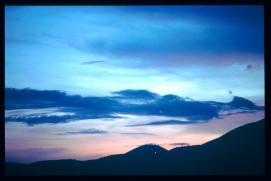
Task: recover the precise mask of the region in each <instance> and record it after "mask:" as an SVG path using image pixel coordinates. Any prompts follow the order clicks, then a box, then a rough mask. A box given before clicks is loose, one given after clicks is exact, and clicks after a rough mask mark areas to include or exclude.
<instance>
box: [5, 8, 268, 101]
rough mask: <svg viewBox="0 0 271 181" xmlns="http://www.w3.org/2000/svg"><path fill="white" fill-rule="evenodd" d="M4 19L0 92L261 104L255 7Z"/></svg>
mask: <svg viewBox="0 0 271 181" xmlns="http://www.w3.org/2000/svg"><path fill="white" fill-rule="evenodd" d="M5 19H6V27H5V32H6V34H5V42H6V50H5V53H6V82H5V83H6V87H15V88H25V87H29V88H34V89H40V90H44V89H49V90H51V89H56V90H64V91H66V92H68V93H71V94H72V93H73V94H81V95H109V94H110V93H111V92H112V91H119V90H124V89H147V90H150V91H153V92H157V93H160V94H169V93H174V94H177V95H179V96H188V97H191V98H194V99H199V100H219V101H229V100H230V99H231V97H230V96H229V95H228V90H231V91H232V92H233V94H235V95H241V96H244V97H247V98H251V99H253V100H255V101H260V102H262V101H263V100H262V97H263V86H264V80H263V60H264V58H263V7H261V6H220V7H216V6H198V7H195V6H194V7H193V6H179V7H178V6H176V7H174V6H173V7H172V6H157V7H148V6H133V7H127V6H121V7H118V6H115V7H107V6H103V7H99V6H97V7H80V6H76V7H73V6H66V7H65V6H64V7H57V6H56V7H46V6H43V7H39V6H35V7H27V6H26V7H6V15H5ZM87 62H89V63H87ZM226 77H227V78H226Z"/></svg>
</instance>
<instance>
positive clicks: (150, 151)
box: [127, 144, 167, 157]
mask: <svg viewBox="0 0 271 181" xmlns="http://www.w3.org/2000/svg"><path fill="white" fill-rule="evenodd" d="M166 152H167V150H166V149H165V148H163V147H161V146H159V145H156V144H146V145H142V146H139V147H137V148H135V149H133V150H131V151H129V152H127V155H133V156H140V157H153V156H156V155H161V154H165V153H166Z"/></svg>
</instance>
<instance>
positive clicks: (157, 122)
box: [127, 120, 199, 127]
mask: <svg viewBox="0 0 271 181" xmlns="http://www.w3.org/2000/svg"><path fill="white" fill-rule="evenodd" d="M193 123H199V121H177V120H165V121H154V122H150V123H145V124H132V125H127V126H128V127H134V126H162V125H185V124H193Z"/></svg>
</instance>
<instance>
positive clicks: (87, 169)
mask: <svg viewBox="0 0 271 181" xmlns="http://www.w3.org/2000/svg"><path fill="white" fill-rule="evenodd" d="M5 166H6V168H5V169H6V170H5V171H6V175H232V174H233V175H243V174H257V175H258V174H264V171H265V129H264V120H261V121H258V122H254V123H249V124H246V125H244V126H241V127H239V128H236V129H234V130H232V131H230V132H228V133H226V134H225V135H223V136H221V137H219V138H217V139H214V140H212V141H209V142H207V143H205V144H202V145H195V146H185V147H177V148H174V149H172V150H169V151H168V150H166V149H164V148H162V147H160V146H158V145H143V146H140V147H137V148H135V149H133V150H131V151H129V152H127V153H125V154H119V155H112V156H107V157H103V158H100V159H96V160H88V161H77V160H51V161H40V162H35V163H31V164H21V163H6V164H5Z"/></svg>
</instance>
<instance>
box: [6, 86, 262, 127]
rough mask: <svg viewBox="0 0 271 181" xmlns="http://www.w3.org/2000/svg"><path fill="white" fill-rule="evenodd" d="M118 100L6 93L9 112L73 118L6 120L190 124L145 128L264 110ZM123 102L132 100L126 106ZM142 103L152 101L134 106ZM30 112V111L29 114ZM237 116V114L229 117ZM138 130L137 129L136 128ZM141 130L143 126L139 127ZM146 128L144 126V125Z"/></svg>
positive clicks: (171, 98)
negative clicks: (125, 119)
mask: <svg viewBox="0 0 271 181" xmlns="http://www.w3.org/2000/svg"><path fill="white" fill-rule="evenodd" d="M115 94H118V96H111V97H110V96H107V97H82V96H79V95H67V94H66V93H64V92H60V91H41V90H33V89H14V88H6V89H5V109H6V110H7V111H10V110H14V109H26V108H27V109H30V110H31V109H37V108H50V107H58V108H59V111H61V112H64V113H65V112H67V113H70V112H72V113H74V114H72V115H62V116H56V115H53V116H52V115H50V116H48V115H41V116H36V117H33V116H32V117H31V116H30V117H27V116H25V117H22V116H10V117H9V116H6V119H5V120H6V121H13V122H25V123H27V124H29V125H34V124H40V123H62V122H67V121H75V120H78V119H96V118H118V116H115V115H114V113H119V114H133V115H152V116H174V117H185V118H186V119H188V121H187V122H181V121H176V120H166V121H162V122H160V121H153V122H151V123H147V124H144V125H168V124H192V123H198V122H199V121H208V120H210V119H212V118H219V117H221V115H219V111H222V110H224V111H231V110H236V109H240V111H239V113H240V112H253V111H258V110H264V107H260V106H257V105H255V104H254V103H252V102H251V101H249V100H247V99H245V98H242V97H237V96H235V97H234V98H233V100H232V101H231V102H229V103H220V102H214V101H195V100H191V99H185V98H182V97H179V96H177V95H165V96H161V95H158V94H156V93H152V92H149V91H147V90H122V91H118V92H115ZM123 98H125V99H127V100H129V101H128V102H127V103H126V102H123V101H122V100H123ZM138 99H144V100H146V99H147V100H151V101H149V102H148V101H146V102H144V101H143V102H141V103H140V104H138V103H133V101H136V100H138ZM28 111H29V110H28ZM229 114H236V113H229ZM132 126H135V125H132ZM136 126H140V125H136ZM142 126H143V125H142Z"/></svg>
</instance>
